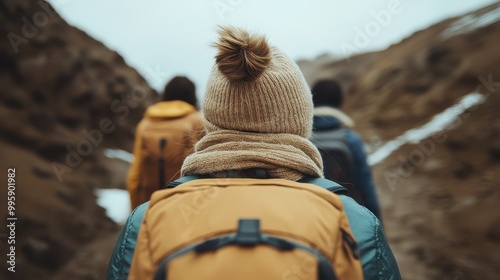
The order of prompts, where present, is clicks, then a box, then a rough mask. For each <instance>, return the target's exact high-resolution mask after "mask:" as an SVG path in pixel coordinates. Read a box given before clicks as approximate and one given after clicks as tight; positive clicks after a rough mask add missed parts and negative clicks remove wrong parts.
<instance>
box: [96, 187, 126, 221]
mask: <svg viewBox="0 0 500 280" xmlns="http://www.w3.org/2000/svg"><path fill="white" fill-rule="evenodd" d="M95 194H96V196H97V204H98V205H99V206H101V207H102V208H104V209H106V214H107V215H108V217H109V218H111V219H112V220H113V221H115V222H116V223H117V224H120V225H123V224H125V222H127V218H128V215H129V214H130V198H129V194H128V191H126V190H121V189H98V190H96V191H95Z"/></svg>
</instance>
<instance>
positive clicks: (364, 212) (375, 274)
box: [106, 179, 401, 280]
mask: <svg viewBox="0 0 500 280" xmlns="http://www.w3.org/2000/svg"><path fill="white" fill-rule="evenodd" d="M321 180H323V181H326V180H325V179H321ZM329 182H331V181H329ZM340 198H341V199H342V203H343V205H344V210H345V212H346V214H347V219H348V220H349V224H350V226H351V231H352V232H353V234H354V237H355V239H356V242H357V243H358V248H359V252H360V255H361V263H362V265H363V274H364V278H365V279H370V280H371V279H379V280H390V279H394V280H398V279H401V275H400V273H399V268H398V265H397V263H396V259H395V258H394V255H393V254H392V251H391V248H390V247H389V244H388V243H387V240H386V238H385V235H384V231H383V229H382V225H381V223H380V221H379V220H378V219H377V217H375V215H373V213H372V212H371V211H370V210H368V209H366V208H365V207H363V206H361V205H359V204H358V203H357V202H356V201H354V200H353V199H352V198H350V197H348V196H346V195H340ZM148 205H149V202H146V203H144V204H142V205H139V206H138V207H137V208H136V209H135V210H134V211H133V212H132V213H131V214H130V216H129V218H128V220H127V222H126V224H125V227H124V229H123V231H122V233H121V235H120V237H119V238H118V241H117V242H116V246H115V248H114V251H113V254H112V256H111V259H110V262H109V265H108V273H107V276H106V279H107V280H121V279H127V277H128V274H129V271H130V266H131V262H132V257H133V255H134V250H135V244H136V240H137V235H138V234H139V228H140V226H141V222H142V218H143V217H144V214H145V213H146V210H147V208H148Z"/></svg>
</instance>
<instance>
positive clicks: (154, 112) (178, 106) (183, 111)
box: [144, 100, 196, 119]
mask: <svg viewBox="0 0 500 280" xmlns="http://www.w3.org/2000/svg"><path fill="white" fill-rule="evenodd" d="M195 111H196V108H195V107H194V106H192V105H191V104H188V103H186V102H184V101H180V100H174V101H162V102H158V103H156V104H154V105H152V106H150V107H149V108H148V109H147V110H146V113H145V114H144V115H145V116H146V117H147V118H150V119H173V118H179V117H183V116H185V115H187V114H189V113H192V112H195Z"/></svg>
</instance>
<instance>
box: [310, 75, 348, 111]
mask: <svg viewBox="0 0 500 280" xmlns="http://www.w3.org/2000/svg"><path fill="white" fill-rule="evenodd" d="M311 91H312V94H313V102H314V107H319V106H331V107H335V108H340V107H342V103H343V102H344V94H343V93H342V87H341V86H340V84H339V83H338V82H337V81H335V80H320V81H318V82H317V83H316V84H315V85H314V86H313V88H312V90H311Z"/></svg>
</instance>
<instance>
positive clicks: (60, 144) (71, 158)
mask: <svg viewBox="0 0 500 280" xmlns="http://www.w3.org/2000/svg"><path fill="white" fill-rule="evenodd" d="M0 34H2V37H3V39H2V40H1V41H0V84H1V85H2V89H1V95H0V118H1V119H2V122H1V123H0V150H1V154H2V160H1V163H0V167H1V170H2V175H1V176H0V177H1V181H2V182H4V184H5V182H7V177H6V176H7V173H6V170H7V168H15V173H16V175H15V176H16V177H15V179H16V190H15V192H16V198H15V199H16V201H15V202H16V207H15V216H16V217H17V222H16V230H15V232H16V240H17V242H16V247H15V254H16V274H15V276H16V277H17V278H18V279H33V278H34V277H35V275H36V277H37V278H39V279H50V278H51V275H54V274H55V273H56V272H57V271H58V270H60V269H61V268H62V267H64V265H65V264H66V263H68V261H69V260H70V259H71V258H72V257H73V256H74V255H75V254H77V253H79V252H81V250H82V248H84V247H85V244H87V243H89V242H91V241H93V240H95V239H96V238H97V237H102V236H106V235H107V234H114V233H115V232H116V231H117V227H116V225H115V224H114V223H113V222H112V221H110V220H109V219H108V218H107V217H106V215H105V213H104V210H103V209H102V208H100V207H98V206H97V204H96V197H95V195H94V189H95V188H106V187H123V179H124V177H125V171H126V168H127V166H126V165H123V163H120V162H118V161H116V162H114V161H112V160H110V159H107V158H106V157H104V156H103V150H104V149H105V148H120V149H124V150H129V151H130V150H131V147H132V143H133V133H134V129H135V125H136V123H137V122H138V121H139V119H140V118H141V116H142V114H143V112H144V110H145V108H146V106H148V105H149V104H152V103H153V102H154V101H155V99H156V97H157V94H156V92H154V91H153V90H152V89H151V88H150V87H149V86H148V85H147V84H146V82H145V80H144V79H143V78H142V77H141V76H140V75H139V74H138V73H137V72H136V71H135V70H134V69H132V68H130V67H129V66H128V65H127V64H126V63H125V61H124V60H123V58H122V57H121V56H120V55H119V54H118V53H116V52H114V51H112V50H109V49H108V48H106V47H105V46H104V45H103V44H101V43H100V42H98V41H96V40H94V39H92V38H91V37H90V36H88V35H87V34H86V33H84V32H82V31H81V30H78V29H76V28H74V27H72V26H70V25H68V24H67V23H66V22H65V21H64V20H63V19H62V18H61V17H60V16H59V15H58V14H57V13H56V12H55V11H54V10H53V8H52V7H51V6H50V5H49V4H48V3H46V2H45V1H37V0H19V1H1V2H0ZM6 194H7V191H6V188H3V191H2V194H1V197H2V200H3V201H6V197H5V196H6ZM1 205H2V209H1V211H0V213H1V217H0V218H1V219H2V220H3V221H5V217H6V215H7V213H6V210H7V208H6V207H4V206H3V205H4V203H3V202H2V204H1ZM3 232H4V231H3V230H2V233H3ZM6 245H7V244H6V242H3V241H2V242H1V252H2V255H3V257H2V260H3V263H4V264H5V263H6V262H5V258H6V254H4V253H3V252H7V247H6ZM1 273H2V274H4V273H7V278H4V277H0V278H2V279H13V278H12V274H8V273H9V272H7V270H6V269H3V270H2V272H1ZM86 273H88V274H89V275H93V277H90V278H91V279H92V278H95V277H97V278H98V279H102V275H100V276H99V275H97V276H96V275H95V274H96V273H95V272H92V271H90V272H88V271H87V272H86ZM97 278H96V279H97ZM87 279H89V278H87Z"/></svg>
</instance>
